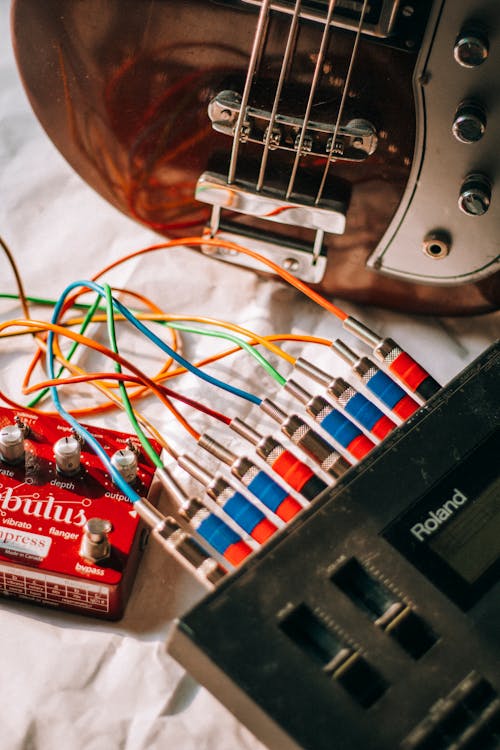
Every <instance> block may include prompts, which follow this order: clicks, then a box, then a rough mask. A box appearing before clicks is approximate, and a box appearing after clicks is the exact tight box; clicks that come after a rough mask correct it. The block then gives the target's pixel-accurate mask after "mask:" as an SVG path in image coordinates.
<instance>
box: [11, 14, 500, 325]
mask: <svg viewBox="0 0 500 750" xmlns="http://www.w3.org/2000/svg"><path fill="white" fill-rule="evenodd" d="M339 2H340V3H341V4H342V2H344V0H339ZM450 2H451V0H449V2H447V3H444V4H443V3H442V2H431V1H430V0H420V2H418V3H414V6H415V8H414V9H413V11H412V12H411V13H409V11H408V10H406V11H405V14H403V12H402V10H401V8H400V7H399V3H386V2H383V0H380V2H378V3H377V2H374V7H375V9H376V6H377V5H383V6H384V8H385V7H386V6H387V5H389V6H391V8H393V10H394V14H396V12H397V16H396V15H395V18H396V21H395V25H394V28H393V30H392V31H391V33H389V34H388V35H386V36H384V34H382V35H381V36H378V37H377V36H374V35H373V33H365V32H364V31H362V33H361V34H359V35H357V29H356V23H357V21H356V18H355V19H354V22H353V20H352V18H351V19H349V18H348V16H349V11H348V10H346V11H345V14H346V18H347V21H348V22H347V23H345V19H343V18H342V15H341V14H342V8H340V10H339V15H338V17H337V20H335V19H336V16H335V12H334V16H333V18H334V21H335V23H334V24H333V25H331V26H330V27H329V33H328V37H327V39H326V42H324V47H323V49H321V45H322V40H323V36H324V30H325V23H324V22H323V23H322V22H321V18H322V17H323V16H324V17H326V12H327V5H328V3H327V2H322V1H321V0H315V2H311V3H303V6H304V7H305V6H307V8H310V9H312V10H314V13H316V17H314V13H312V11H311V13H306V16H307V17H303V16H302V17H301V18H300V19H299V21H298V23H297V28H296V31H295V35H294V37H293V55H292V56H291V57H290V59H289V60H286V59H285V48H286V44H287V40H289V38H291V35H290V25H291V22H292V16H291V13H290V8H292V9H293V5H294V3H293V2H292V3H288V6H287V7H285V6H286V5H287V4H286V1H285V2H284V4H282V5H283V8H281V9H280V8H276V7H274V8H272V9H271V10H270V12H269V14H268V16H267V18H265V19H264V21H263V22H264V30H263V33H262V35H261V37H260V48H259V50H258V54H257V55H256V59H255V60H253V61H252V49H254V52H255V47H256V39H259V37H258V33H257V30H258V24H259V18H261V16H262V7H261V6H262V4H261V3H259V2H252V0H249V1H246V0H234V1H232V0H189V2H188V1H187V0H183V2H179V0H85V2H82V1H78V0H43V2H40V0H14V2H13V8H12V19H13V38H14V44H15V50H16V55H17V60H18V65H19V69H20V72H21V76H22V78H23V82H24V85H25V87H26V90H27V93H28V96H29V98H30V101H31V104H32V106H33V109H34V111H35V113H36V114H37V116H38V118H39V119H40V121H41V123H42V125H43V126H44V128H45V130H46V131H47V133H48V135H49V136H50V138H51V139H52V140H53V141H54V143H55V145H56V146H57V147H58V149H59V150H60V151H61V152H62V154H63V155H64V156H65V158H66V159H67V160H68V162H69V163H70V164H71V165H72V166H73V167H74V168H75V169H76V171H77V172H78V173H79V174H80V175H81V176H82V177H83V178H84V179H85V180H86V181H87V182H88V183H89V184H90V185H91V186H92V187H93V188H94V189H96V190H97V191H98V192H99V193H100V194H101V195H102V196H104V198H106V199H107V200H108V201H110V202H111V203H112V204H113V205H115V206H116V207H117V208H119V209H120V210H121V211H123V212H125V213H126V214H128V215H129V216H132V217H133V218H135V219H137V220H138V221H141V222H142V223H144V224H146V225H147V226H149V227H151V228H153V229H155V230H156V231H158V232H159V233H160V234H164V235H166V236H169V237H172V236H174V237H175V236H179V237H180V236H185V235H190V236H192V235H193V234H200V233H201V232H202V231H203V230H204V228H205V227H206V226H207V222H209V221H210V219H211V221H212V230H213V234H214V236H216V237H217V236H221V237H226V236H227V237H230V238H231V239H233V240H236V241H240V243H241V244H247V245H249V246H250V247H252V246H254V247H255V248H256V249H259V248H262V247H264V248H265V249H266V251H267V250H269V252H268V255H269V257H271V258H273V259H275V260H276V258H274V257H273V248H276V252H277V253H278V256H276V257H278V258H279V259H280V260H278V261H277V262H281V261H283V263H284V265H285V267H288V268H291V269H292V270H294V268H295V267H299V271H300V270H301V269H303V270H302V278H306V279H307V280H308V281H310V282H311V283H313V284H317V285H318V287H319V288H320V289H322V291H324V292H325V293H327V294H328V295H336V296H341V297H344V298H347V299H351V300H354V301H357V302H363V303H368V304H377V305H383V306H387V307H393V308H396V309H402V310H406V311H413V312H431V313H436V314H465V313H476V312H484V311H487V310H491V309H494V308H495V307H497V306H498V304H499V302H500V275H499V271H498V268H499V266H498V240H497V238H498V237H499V236H500V213H499V209H498V208H497V207H496V203H495V197H499V196H495V191H494V180H495V174H494V170H495V167H494V165H492V163H491V153H493V152H491V153H490V151H489V150H488V149H490V150H491V149H493V145H492V144H494V142H495V138H494V136H495V130H494V127H495V122H494V119H493V114H494V111H493V107H492V104H490V103H489V102H487V103H486V105H485V108H486V109H489V108H491V109H492V115H491V117H489V120H488V124H487V127H486V131H485V134H484V137H482V138H481V140H480V142H474V143H464V142H459V141H458V140H457V138H456V137H454V136H453V134H452V132H451V125H452V122H453V118H454V116H455V110H456V107H457V106H458V105H459V104H460V101H461V100H465V99H468V98H470V97H471V96H472V97H473V98H474V99H476V98H479V99H481V98H487V97H490V100H491V99H492V98H494V97H495V96H496V91H497V90H498V83H495V84H494V86H493V90H492V87H491V85H490V81H489V79H488V77H487V76H486V78H484V82H483V83H481V81H482V80H483V78H482V77H483V72H486V73H487V72H488V69H492V70H494V67H493V66H494V64H495V57H494V50H490V54H489V58H488V59H486V60H485V62H484V64H481V65H480V66H478V69H477V70H476V69H466V68H465V67H462V66H461V65H460V64H459V63H457V61H456V60H454V58H453V44H454V42H455V38H456V37H457V34H459V33H460V30H461V26H462V25H463V24H464V23H467V20H468V16H469V15H471V16H473V15H474V13H473V8H474V5H475V3H473V2H465V3H461V4H460V5H462V6H470V7H463V8H462V9H461V10H457V9H456V8H455V9H451V10H450V11H449V14H451V17H450V18H449V19H448V20H447V21H446V24H444V21H443V18H445V16H446V13H445V11H446V10H447V8H448V7H449V6H450ZM276 5H279V3H277V4H276ZM348 5H349V4H347V5H346V4H345V2H344V6H345V7H347V6H348ZM351 5H352V4H351ZM360 5H361V3H360ZM454 5H457V4H456V3H454ZM482 5H483V6H484V7H486V9H488V7H489V6H488V3H483V4H482ZM489 5H490V6H491V7H490V8H489V11H488V13H489V15H487V17H486V18H485V24H486V28H487V29H488V28H490V27H491V26H494V24H495V23H496V22H497V20H499V19H497V16H500V9H499V10H498V11H497V10H495V9H494V6H495V3H494V2H491V3H490V4H489ZM405 7H406V8H408V7H410V6H408V5H406V6H405ZM411 7H413V6H411ZM307 8H306V10H307ZM318 8H319V10H318ZM303 12H305V11H303ZM370 12H372V13H373V12H375V11H373V10H372V11H370ZM259 13H260V15H259ZM318 14H319V16H318ZM351 15H352V13H351ZM309 16H313V17H309ZM358 16H359V13H358ZM368 20H371V19H368ZM261 21H262V18H261ZM443 24H444V25H443ZM488 24H489V25H488ZM498 26H499V27H500V23H498ZM346 27H347V28H346ZM375 33H378V32H375ZM441 36H443V37H444V40H445V41H444V42H442V41H441ZM446 40H447V41H446ZM438 42H439V45H440V46H439V47H436V44H437V43H438ZM445 43H446V44H448V47H449V48H447V49H446V50H444V52H443V49H444V45H445ZM356 45H357V47H356ZM355 47H356V52H355V54H353V50H354V49H355ZM445 53H446V54H445ZM433 55H434V57H435V59H436V62H435V65H436V67H435V68H432V66H431V67H430V68H429V61H432V60H433V59H434V58H433ZM436 55H438V57H436ZM439 55H441V56H443V55H444V59H445V60H446V61H447V62H446V65H445V67H446V66H448V67H449V70H450V71H451V73H447V71H446V70H445V71H444V73H443V71H442V68H443V65H442V64H441V63H440V58H439ZM318 59H319V63H318ZM284 61H285V63H286V66H285V67H286V70H285V73H286V75H284V78H283V84H282V91H281V95H280V97H279V102H278V105H277V109H276V106H275V104H276V103H275V98H276V87H277V83H278V81H279V79H280V76H282V69H283V67H284ZM351 63H352V64H351ZM254 64H255V65H254ZM252 65H254V69H253V68H252ZM249 67H250V68H252V69H251V71H250V74H249ZM350 68H351V69H350ZM315 71H316V72H317V73H318V78H317V82H316V83H317V85H316V87H315V89H314V96H313V97H311V90H312V88H313V84H312V81H313V78H314V75H315ZM438 74H439V75H438ZM452 74H453V75H452ZM489 75H490V76H491V75H493V74H492V73H491V72H490V73H489ZM433 76H434V77H433ZM249 78H250V81H251V86H249V90H248V96H247V99H246V102H245V86H246V82H248V79H249ZM452 78H453V80H451V79H452ZM436 80H437V83H434V81H436ZM346 81H347V86H346ZM433 86H434V87H435V88H434V89H433V88H432V87H433ZM440 86H441V87H444V88H443V91H444V90H446V91H448V92H449V91H450V89H451V92H452V93H451V94H449V95H448V98H449V99H451V100H450V101H448V99H447V100H446V102H445V101H444V99H446V97H444V96H443V95H442V93H441V92H440V88H439V87H440ZM462 89H463V91H462ZM455 90H456V92H457V93H455ZM228 92H229V93H228ZM228 96H229V99H230V100H231V101H233V102H234V109H233V110H231V108H230V107H229V108H225V104H224V102H225V101H226V99H225V97H226V98H227V97H228ZM457 96H458V100H457V101H456V102H454V98H456V97H457ZM231 97H233V98H232V99H231ZM238 97H239V98H238ZM242 98H243V104H242V103H241V102H242ZM214 102H215V104H214ZM308 102H309V103H310V105H311V106H310V114H309V117H308V118H305V117H304V113H305V111H306V108H307V104H308ZM433 102H434V104H433ZM273 106H274V107H275V112H274V116H273ZM238 107H239V108H240V109H239V110H238ZM433 107H434V108H435V109H436V108H438V109H439V108H440V107H443V108H444V113H443V112H437V113H436V115H433V119H432V120H431V119H430V115H429V112H431V113H432V111H433ZM448 110H449V111H448ZM214 111H215V114H214ZM240 112H241V116H240ZM339 113H341V117H339ZM231 117H232V118H233V119H232V121H231ZM238 118H239V120H238ZM266 118H267V119H266ZM225 119H226V120H228V122H229V124H226V123H225V122H224V120H225ZM231 122H232V125H231ZM266 123H267V125H266ZM231 127H232V131H231ZM266 127H270V128H271V130H272V132H273V137H275V138H276V140H275V141H274V142H272V141H270V140H269V138H268V135H267V130H266ZM343 128H345V132H344V130H343ZM349 128H350V130H349ZM356 128H358V130H359V128H361V130H360V131H359V132H358V130H356ZM439 128H442V132H441V131H439ZM499 132H500V128H497V130H496V135H497V137H498V133H499ZM353 133H354V135H353ZM359 133H361V136H360V135H359ZM356 134H357V135H356ZM443 134H444V135H443ZM266 138H267V139H268V140H267V141H266ZM301 139H302V140H301ZM337 140H338V141H339V143H338V144H337ZM356 140H357V143H356ZM266 143H267V147H266ZM360 143H361V145H360ZM235 144H236V145H235ZM325 144H326V146H325ZM332 144H333V146H332ZM332 148H335V149H336V150H335V152H333V151H332ZM320 149H323V151H322V152H320V151H319V150H320ZM328 149H330V151H329V150H328ZM354 149H358V150H357V151H355V150H354ZM363 149H364V150H363ZM235 151H236V158H235V153H234V152H235ZM264 151H265V160H266V161H265V165H264V167H263V153H264ZM299 151H300V154H299ZM457 154H458V156H457ZM497 161H498V159H497ZM457 162H458V163H457ZM325 167H326V172H325ZM294 170H295V177H294V179H292V182H291V181H290V180H291V175H293V174H294ZM231 171H233V175H232V177H230V178H228V174H230V173H231ZM471 173H479V174H480V177H481V178H483V177H484V180H485V184H486V186H487V185H488V184H489V185H490V188H492V189H491V190H490V196H489V197H488V196H486V197H487V198H488V201H487V203H488V205H487V209H488V210H487V212H484V215H478V212H476V215H472V214H470V213H469V214H468V215H467V213H465V212H464V211H463V210H460V208H459V206H458V199H459V195H460V193H461V190H462V188H461V185H462V186H463V184H464V182H466V181H467V179H468V177H469V176H470V174H471ZM485 173H486V174H485ZM262 176H263V182H262V185H261V186H260V187H259V186H258V181H259V177H260V178H262ZM481 184H483V183H481ZM481 184H480V187H481ZM476 189H479V188H477V185H476ZM466 198H467V196H466ZM476 198H477V196H475V195H473V196H472V200H473V201H474V200H476ZM467 200H469V198H467ZM266 201H267V202H266ZM498 202H499V203H500V199H499V201H498ZM490 203H491V205H490ZM269 206H270V207H271V208H270V210H269ZM475 206H476V204H474V206H473V211H474V212H475V211H476V207H475ZM466 207H467V206H466ZM316 208H318V209H321V210H318V211H316ZM462 208H463V206H462ZM211 217H212V218H211ZM282 217H285V219H286V220H285V221H281V218H282ZM289 217H290V218H289ZM302 217H305V219H303V218H302ZM318 229H319V230H320V231H319V233H318ZM315 243H316V244H315ZM283 247H284V248H285V251H283ZM424 250H425V251H426V252H424ZM318 251H320V252H318ZM280 253H281V255H279V254H280ZM220 255H222V253H220ZM226 259H227V258H226ZM321 269H322V270H321ZM297 275H299V276H300V275H301V273H300V272H299V273H297Z"/></svg>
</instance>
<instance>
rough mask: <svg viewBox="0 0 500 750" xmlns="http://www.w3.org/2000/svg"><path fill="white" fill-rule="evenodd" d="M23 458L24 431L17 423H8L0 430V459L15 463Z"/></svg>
mask: <svg viewBox="0 0 500 750" xmlns="http://www.w3.org/2000/svg"><path fill="white" fill-rule="evenodd" d="M23 458H24V432H23V429H22V428H21V427H20V425H18V424H8V425H5V427H2V429H1V430H0V459H1V460H2V461H5V463H7V464H17V463H19V462H20V461H22V460H23Z"/></svg>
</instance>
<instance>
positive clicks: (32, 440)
mask: <svg viewBox="0 0 500 750" xmlns="http://www.w3.org/2000/svg"><path fill="white" fill-rule="evenodd" d="M88 429H89V430H90V432H91V433H92V434H93V435H94V436H95V437H96V438H98V440H99V441H100V442H101V444H102V445H103V447H104V449H105V450H106V452H107V453H108V454H109V456H110V457H111V460H112V462H113V465H114V466H115V467H116V468H117V469H118V471H120V472H121V473H123V476H124V478H125V479H126V481H128V482H129V483H131V484H132V485H133V486H135V487H136V488H137V489H138V491H140V493H141V495H144V496H146V495H147V494H148V491H149V490H150V487H151V483H152V479H153V474H154V470H153V468H152V467H151V466H150V465H148V464H147V463H146V462H145V461H144V459H143V457H142V456H141V453H140V450H139V448H138V447H137V445H136V443H137V440H136V438H133V440H132V439H131V438H130V436H129V435H126V434H122V433H119V432H114V431H112V430H103V429H100V428H95V427H89V428H88ZM155 448H156V449H158V450H159V447H158V446H156V445H155ZM145 533H146V532H145V529H143V527H142V526H141V525H140V519H139V516H138V514H137V512H136V511H134V509H133V507H132V505H131V504H130V502H129V501H128V499H127V498H126V497H125V496H124V495H122V494H121V493H120V492H119V491H118V490H117V488H116V487H115V485H114V484H113V482H112V481H111V478H110V477H109V475H108V474H107V473H106V471H105V469H104V468H103V467H102V464H101V462H100V460H99V459H98V457H97V456H96V455H95V454H94V453H93V452H91V451H89V450H87V449H86V446H85V444H84V443H83V442H82V440H81V439H80V438H79V437H78V436H77V435H75V434H74V433H73V432H72V430H71V427H68V425H67V424H66V423H65V422H63V421H62V420H61V419H58V418H52V417H46V416H43V415H35V414H32V413H30V412H26V413H25V412H22V411H14V410H12V409H6V408H1V407H0V595H3V596H8V597H11V598H15V599H23V600H29V601H32V602H35V603H38V604H43V605H45V606H49V607H52V608H57V609H64V610H69V611H72V612H80V613H82V614H89V615H93V616H95V617H104V618H109V619H116V618H118V617H120V616H121V614H122V612H123V609H124V606H125V604H126V601H127V598H128V596H129V593H130V589H131V586H132V582H133V579H134V575H135V572H136V569H137V565H138V562H139V557H140V551H141V546H142V544H141V539H142V542H143V541H144V537H143V535H144V534H145Z"/></svg>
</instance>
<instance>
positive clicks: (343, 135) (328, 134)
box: [208, 91, 378, 162]
mask: <svg viewBox="0 0 500 750" xmlns="http://www.w3.org/2000/svg"><path fill="white" fill-rule="evenodd" d="M240 111H241V96H240V94H238V93H237V92H236V91H221V92H220V93H219V94H217V96H216V97H214V99H212V101H211V102H210V104H209V106H208V116H209V118H210V120H211V122H212V127H213V129H214V130H216V131H217V132H218V133H224V134H225V135H230V136H235V134H236V130H237V127H238V119H239V116H240ZM271 119H272V120H273V124H272V133H271V136H270V138H269V149H270V150H271V151H275V150H277V149H279V150H285V151H292V152H295V153H296V152H297V151H298V149H299V148H300V150H301V155H306V154H308V155H311V156H317V157H321V158H323V159H330V160H331V161H357V162H360V161H365V159H367V158H368V157H369V156H370V155H371V154H373V153H374V151H375V150H376V148H377V144H378V138H377V131H376V129H375V127H374V126H373V125H372V124H371V122H369V121H368V120H364V119H362V118H356V119H354V120H350V122H348V123H347V125H344V126H337V125H336V124H335V123H324V122H313V121H311V120H309V121H308V122H307V126H306V132H305V134H304V137H302V129H303V127H304V121H303V120H302V119H300V118H298V117H288V116H285V115H280V114H277V115H276V116H275V117H273V118H271V112H269V111H266V110H262V109H256V108H255V107H247V108H246V112H245V118H244V120H243V123H242V125H241V128H240V132H239V140H240V141H241V142H242V143H245V142H247V141H249V142H251V143H260V144H265V143H266V142H267V138H268V129H269V127H270V122H271ZM334 138H335V143H334V144H333V139H334Z"/></svg>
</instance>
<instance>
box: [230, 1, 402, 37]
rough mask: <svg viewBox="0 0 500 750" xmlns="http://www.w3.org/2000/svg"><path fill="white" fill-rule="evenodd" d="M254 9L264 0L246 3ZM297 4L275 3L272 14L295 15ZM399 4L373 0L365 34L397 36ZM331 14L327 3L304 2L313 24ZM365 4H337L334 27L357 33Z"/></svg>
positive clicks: (305, 14)
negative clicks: (274, 12)
mask: <svg viewBox="0 0 500 750" xmlns="http://www.w3.org/2000/svg"><path fill="white" fill-rule="evenodd" d="M243 1H244V2H246V3H249V4H250V5H260V4H261V2H262V0H243ZM294 6H295V2H294V0H275V1H274V2H272V3H271V8H272V10H277V11H280V12H281V13H293V10H294ZM398 9H399V0H371V2H369V3H368V4H367V7H366V9H365V15H364V23H363V34H367V35H369V36H376V37H379V38H383V39H385V38H387V37H389V36H391V35H392V34H393V32H394V27H395V25H396V20H397V14H398ZM327 10H328V1H327V0H304V1H303V3H302V7H301V12H300V15H301V17H302V18H307V19H308V20H310V21H318V22H324V20H325V18H326V14H327ZM362 10H363V0H337V2H336V3H335V9H334V12H333V20H332V26H338V27H340V28H342V29H349V30H350V31H356V30H357V28H358V26H359V22H360V18H361V13H362Z"/></svg>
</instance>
